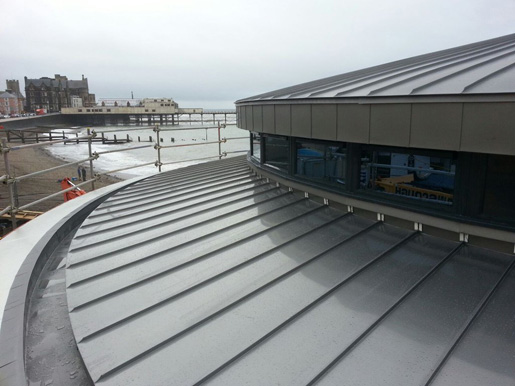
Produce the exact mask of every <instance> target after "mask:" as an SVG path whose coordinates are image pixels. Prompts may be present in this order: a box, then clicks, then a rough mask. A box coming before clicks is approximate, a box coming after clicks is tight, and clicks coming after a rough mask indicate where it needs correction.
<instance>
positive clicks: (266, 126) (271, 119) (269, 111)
mask: <svg viewBox="0 0 515 386" xmlns="http://www.w3.org/2000/svg"><path fill="white" fill-rule="evenodd" d="M263 132H264V133H268V134H275V106H274V105H265V106H263Z"/></svg>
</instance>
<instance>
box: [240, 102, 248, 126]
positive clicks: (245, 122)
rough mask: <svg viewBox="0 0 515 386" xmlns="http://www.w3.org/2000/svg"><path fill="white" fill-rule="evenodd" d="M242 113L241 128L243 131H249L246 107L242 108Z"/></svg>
mask: <svg viewBox="0 0 515 386" xmlns="http://www.w3.org/2000/svg"><path fill="white" fill-rule="evenodd" d="M240 113H241V116H240V119H241V128H242V129H247V119H246V118H247V117H246V114H245V106H241V110H240Z"/></svg>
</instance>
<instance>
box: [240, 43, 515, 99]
mask: <svg viewBox="0 0 515 386" xmlns="http://www.w3.org/2000/svg"><path fill="white" fill-rule="evenodd" d="M513 79H515V34H510V35H506V36H501V37H498V38H494V39H489V40H484V41H480V42H476V43H471V44H467V45H463V46H459V47H455V48H450V49H445V50H441V51H436V52H433V53H428V54H424V55H418V56H414V57H411V58H407V59H402V60H397V61H394V62H390V63H386V64H382V65H378V66H373V67H368V68H365V69H362V70H357V71H351V72H348V73H344V74H341V75H336V76H331V77H328V78H323V79H319V80H314V81H311V82H306V83H301V84H298V85H294V86H290V87H286V88H281V89H278V90H275V91H271V92H267V93H263V94H259V95H255V96H252V97H248V98H244V99H240V100H238V101H236V102H235V103H236V104H240V103H244V102H250V101H266V100H284V99H287V100H292V99H293V100H295V99H306V98H307V99H312V98H352V97H390V96H397V97H398V96H441V95H477V94H513V93H515V83H514V82H513Z"/></svg>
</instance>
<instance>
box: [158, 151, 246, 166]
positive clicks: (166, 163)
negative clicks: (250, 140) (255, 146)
mask: <svg viewBox="0 0 515 386" xmlns="http://www.w3.org/2000/svg"><path fill="white" fill-rule="evenodd" d="M245 151H246V150H245ZM227 154H229V152H225V151H224V152H223V153H222V157H227ZM218 157H219V156H217V155H213V156H211V157H202V158H193V159H187V160H182V161H172V162H163V163H162V164H161V165H173V164H180V163H183V162H189V161H204V160H206V159H213V158H218Z"/></svg>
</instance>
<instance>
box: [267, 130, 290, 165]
mask: <svg viewBox="0 0 515 386" xmlns="http://www.w3.org/2000/svg"><path fill="white" fill-rule="evenodd" d="M265 164H266V165H268V166H272V167H273V168H277V169H279V170H281V171H284V172H286V173H288V172H289V170H290V167H289V166H290V141H289V139H288V138H287V137H272V136H266V137H265Z"/></svg>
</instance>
